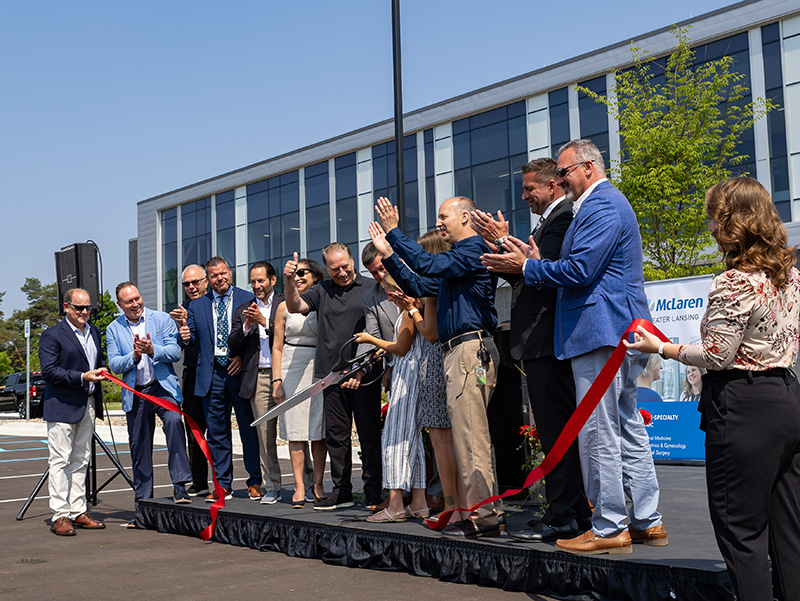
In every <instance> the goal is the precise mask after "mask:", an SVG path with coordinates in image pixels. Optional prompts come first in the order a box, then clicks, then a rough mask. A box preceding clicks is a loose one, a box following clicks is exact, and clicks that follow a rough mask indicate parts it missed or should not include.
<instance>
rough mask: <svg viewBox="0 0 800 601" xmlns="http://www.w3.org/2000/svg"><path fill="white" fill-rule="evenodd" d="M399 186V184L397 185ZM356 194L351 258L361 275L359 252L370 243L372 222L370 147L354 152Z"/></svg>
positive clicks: (362, 269)
mask: <svg viewBox="0 0 800 601" xmlns="http://www.w3.org/2000/svg"><path fill="white" fill-rule="evenodd" d="M398 185H399V184H398ZM356 193H357V194H358V197H357V198H358V201H357V202H358V206H357V210H358V256H357V257H353V260H354V261H355V264H356V267H357V268H358V269H359V271H361V272H362V273H363V274H367V273H368V272H367V271H366V270H364V266H363V265H361V251H362V250H364V247H365V246H366V245H367V242H369V241H370V237H369V222H370V221H373V217H372V216H373V213H374V209H373V206H374V203H375V199H374V198H372V147H371V146H370V147H369V148H361V149H360V150H358V151H356Z"/></svg>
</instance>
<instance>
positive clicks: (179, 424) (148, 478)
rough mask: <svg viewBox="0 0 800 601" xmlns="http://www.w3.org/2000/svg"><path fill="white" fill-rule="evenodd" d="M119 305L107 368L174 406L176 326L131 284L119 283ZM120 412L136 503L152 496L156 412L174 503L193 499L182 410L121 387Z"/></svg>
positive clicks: (178, 399)
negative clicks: (125, 425)
mask: <svg viewBox="0 0 800 601" xmlns="http://www.w3.org/2000/svg"><path fill="white" fill-rule="evenodd" d="M116 295H117V305H119V308H120V309H122V313H123V315H120V316H119V317H118V318H117V319H115V320H114V321H112V322H111V323H110V324H109V325H108V327H107V328H106V345H107V348H108V366H109V367H110V368H111V371H113V372H114V373H118V374H122V380H123V381H124V382H125V383H126V384H127V385H128V386H130V387H131V388H133V389H134V390H137V391H139V392H142V393H144V394H149V395H151V396H155V397H158V398H161V399H164V400H167V401H172V402H173V403H174V404H175V405H176V406H177V405H180V404H181V403H182V402H183V396H182V395H181V390H180V387H179V386H178V376H177V375H175V370H174V369H173V368H172V364H173V363H175V362H176V361H178V360H180V358H181V347H180V346H179V345H178V328H177V327H176V326H175V322H174V321H172V319H171V318H170V316H169V315H167V314H166V313H162V312H161V311H151V310H150V309H147V308H145V306H144V301H143V300H142V296H141V294H139V289H138V288H137V287H136V285H135V284H134V283H133V282H122V283H121V284H119V285H118V286H117V289H116ZM122 410H123V411H124V412H125V418H126V421H127V422H128V443H129V445H130V449H131V464H132V465H133V482H134V487H133V489H134V502H135V503H136V506H137V507H138V504H139V500H140V499H152V498H153V433H154V432H155V427H156V423H155V416H156V415H158V417H159V418H160V419H161V422H162V424H163V427H164V435H165V436H166V441H167V452H168V459H167V464H168V466H169V475H170V479H171V480H172V488H173V498H174V500H175V502H176V503H191V502H192V500H191V498H189V493H188V492H187V491H186V483H187V482H190V481H191V479H192V473H191V470H190V469H189V458H188V457H187V455H186V437H185V435H184V430H183V421H182V419H181V415H180V413H177V412H175V411H169V410H167V409H164V408H163V407H158V406H157V405H154V404H153V403H151V402H149V401H146V400H144V399H142V398H140V397H138V396H136V395H134V394H133V393H132V392H131V391H130V390H126V389H124V388H123V389H122Z"/></svg>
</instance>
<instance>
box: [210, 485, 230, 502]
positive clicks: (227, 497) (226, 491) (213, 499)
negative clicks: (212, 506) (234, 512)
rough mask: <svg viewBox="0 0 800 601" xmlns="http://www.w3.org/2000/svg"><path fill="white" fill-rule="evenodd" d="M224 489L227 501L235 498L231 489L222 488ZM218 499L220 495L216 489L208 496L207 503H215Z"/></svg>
mask: <svg viewBox="0 0 800 601" xmlns="http://www.w3.org/2000/svg"><path fill="white" fill-rule="evenodd" d="M222 491H223V492H224V493H225V500H226V501H230V500H231V499H232V498H233V493H232V492H231V491H229V490H225V489H224V488H223V489H222ZM218 500H219V497H218V496H217V491H216V490H212V491H211V494H210V495H208V496H207V497H206V503H215V502H216V501H218Z"/></svg>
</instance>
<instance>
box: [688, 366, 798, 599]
mask: <svg viewBox="0 0 800 601" xmlns="http://www.w3.org/2000/svg"><path fill="white" fill-rule="evenodd" d="M773 371H778V370H773ZM757 373H759V372H753V375H748V374H747V372H742V371H741V370H727V371H723V372H709V373H708V374H706V375H705V376H703V392H702V397H701V404H702V405H701V406H702V412H703V415H704V418H705V421H706V482H707V485H708V505H709V510H710V513H711V521H712V523H713V525H714V534H715V536H716V538H717V545H718V546H719V549H720V552H721V553H722V556H723V557H724V558H725V563H726V564H727V566H728V573H729V575H730V578H731V581H732V583H733V588H734V592H735V593H736V597H737V599H738V601H772V599H773V595H774V597H775V598H776V599H779V600H788V599H800V386H798V383H797V380H796V379H795V377H794V375H793V374H792V373H791V372H788V371H786V370H779V371H778V375H777V376H776V375H768V376H765V375H760V376H759V375H755V374H757ZM762 373H763V372H762ZM768 558H770V559H772V578H770V569H769V562H768Z"/></svg>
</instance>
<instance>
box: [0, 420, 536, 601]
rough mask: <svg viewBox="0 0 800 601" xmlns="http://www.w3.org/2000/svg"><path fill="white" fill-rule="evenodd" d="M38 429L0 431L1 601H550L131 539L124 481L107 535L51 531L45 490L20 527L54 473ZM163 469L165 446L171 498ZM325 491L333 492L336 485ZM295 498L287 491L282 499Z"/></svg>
mask: <svg viewBox="0 0 800 601" xmlns="http://www.w3.org/2000/svg"><path fill="white" fill-rule="evenodd" d="M30 425H32V424H27V425H26V424H24V422H20V424H19V425H18V426H17V427H16V428H15V427H9V426H8V424H4V425H2V426H0V524H2V537H1V538H0V541H2V542H0V598H2V599H3V600H4V601H5V600H8V601H16V600H25V601H28V600H30V599H58V600H59V601H71V600H73V599H74V600H81V601H84V600H91V599H110V600H115V601H134V600H136V601H141V600H148V599H173V600H184V599H186V600H189V599H192V600H198V601H200V600H206V599H207V600H209V601H212V600H213V601H218V600H220V599H231V598H241V597H244V598H251V597H254V598H265V599H267V598H269V599H293V600H304V601H305V600H309V601H312V600H313V601H316V600H327V599H331V600H340V599H347V600H348V601H361V600H364V601H367V600H377V599H381V598H393V599H415V600H423V599H438V600H442V601H449V600H453V601H456V600H458V601H469V600H472V599H476V600H477V599H481V600H487V601H493V600H503V601H513V600H516V599H534V600H536V599H546V598H545V597H538V596H535V595H528V594H523V593H514V592H506V591H502V590H499V589H490V588H483V587H478V586H473V585H463V584H452V583H447V582H440V581H438V580H434V579H431V578H420V577H416V576H411V575H409V574H405V573H397V572H381V571H376V570H362V569H352V568H344V567H339V566H331V565H326V564H325V563H323V562H321V561H318V560H308V559H297V558H291V557H287V556H285V555H283V554H280V553H274V552H260V551H254V550H252V549H246V548H241V547H233V546H230V545H225V544H219V543H213V542H202V541H201V540H199V539H196V538H189V537H184V536H176V535H169V534H161V533H158V532H154V531H150V530H128V529H127V528H123V527H121V525H123V524H125V523H126V522H127V521H128V520H130V519H131V518H132V517H133V491H131V490H130V488H128V486H127V484H126V483H125V481H124V480H123V479H122V478H119V477H117V478H116V479H115V480H114V481H112V483H111V484H110V485H109V486H108V487H107V489H106V490H104V491H102V492H101V493H100V495H99V499H100V501H99V504H98V505H97V506H96V507H93V508H91V509H90V512H91V513H92V515H93V516H95V517H97V518H100V519H103V520H104V521H105V522H106V524H107V527H106V528H105V529H104V530H99V531H90V530H78V533H77V535H76V536H74V537H57V536H55V535H53V534H52V533H51V532H50V530H49V525H50V522H49V518H50V511H49V508H48V505H47V498H46V497H47V487H46V485H45V487H44V488H43V490H42V492H40V493H39V496H38V497H37V498H36V500H35V501H34V502H33V504H32V505H31V507H30V509H29V510H28V512H27V514H26V515H25V517H24V519H23V520H21V521H17V520H16V519H15V516H16V515H17V512H18V511H19V510H20V509H21V507H22V505H23V503H24V500H25V499H26V498H27V496H28V495H29V494H30V492H31V490H32V489H33V487H34V486H35V484H36V482H37V481H38V479H39V477H40V476H41V474H42V473H43V472H44V471H45V470H46V468H47V445H46V441H45V440H44V438H43V437H42V436H41V431H36V430H35V429H33V430H29V429H25V428H23V427H22V426H26V427H27V426H30ZM104 438H105V437H104ZM116 440H117V451H118V456H119V458H120V461H121V463H122V464H123V466H125V467H126V468H129V467H130V462H129V459H128V454H127V445H126V444H124V443H121V442H120V439H119V437H117V438H116ZM98 451H99V449H98ZM165 461H166V452H165V450H164V449H163V447H158V448H157V449H156V451H155V456H154V462H155V463H156V466H157V467H156V492H155V494H156V496H168V495H169V494H171V486H170V484H169V479H168V476H167V472H166V465H165ZM281 464H282V467H283V468H284V483H286V482H289V481H290V476H289V465H288V462H287V461H285V460H282V461H281ZM97 465H98V478H99V479H100V481H101V482H102V480H103V479H104V478H103V475H106V477H107V476H108V475H110V474H112V473H113V468H112V467H111V464H110V462H109V461H108V460H107V459H106V458H105V457H104V456H103V455H102V453H100V455H99V456H98V464H97ZM234 470H235V471H234V475H235V476H239V475H242V474H243V473H244V470H243V467H242V465H241V460H240V459H238V458H237V462H236V464H235V468H234ZM234 486H235V487H236V488H242V487H243V482H242V480H238V481H234ZM327 488H328V490H330V483H328V484H327ZM289 494H290V493H289V491H288V490H286V489H284V497H285V498H286V497H288V495H289Z"/></svg>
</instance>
